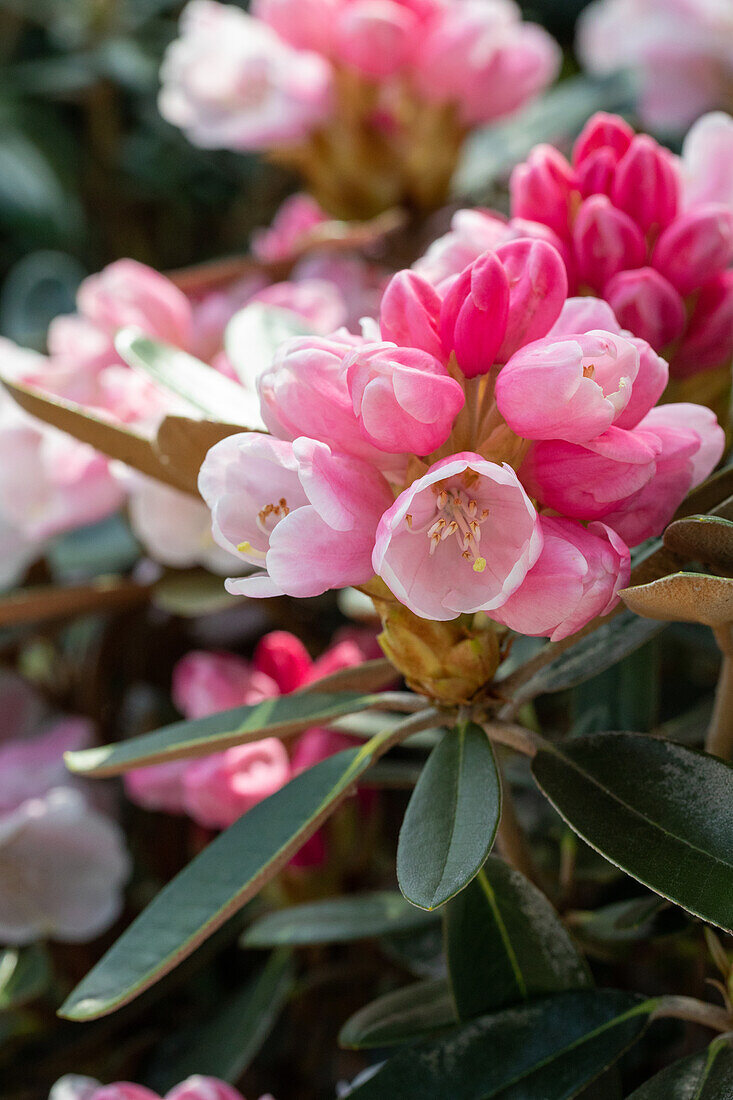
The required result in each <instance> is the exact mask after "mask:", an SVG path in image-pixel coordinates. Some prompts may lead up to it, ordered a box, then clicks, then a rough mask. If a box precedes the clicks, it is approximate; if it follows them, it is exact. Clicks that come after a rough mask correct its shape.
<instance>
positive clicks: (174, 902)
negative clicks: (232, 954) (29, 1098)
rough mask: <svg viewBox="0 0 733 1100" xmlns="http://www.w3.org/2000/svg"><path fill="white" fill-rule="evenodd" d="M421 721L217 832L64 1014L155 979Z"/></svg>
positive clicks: (314, 772)
mask: <svg viewBox="0 0 733 1100" xmlns="http://www.w3.org/2000/svg"><path fill="white" fill-rule="evenodd" d="M416 724H417V725H419V720H418V719H416V718H408V719H406V720H405V721H404V722H403V723H402V726H401V728H400V730H399V732H396V731H390V732H389V733H387V734H382V735H379V736H378V737H375V738H372V740H371V741H369V742H367V744H366V745H364V746H362V747H361V748H358V749H356V748H355V749H346V750H345V751H344V752H339V753H336V754H335V755H334V756H330V757H328V759H326V760H322V761H321V762H320V763H319V764H316V765H315V766H314V767H313V768H309V769H308V771H305V772H302V773H301V774H300V775H297V776H296V777H295V778H294V779H291V781H290V782H289V783H287V784H286V785H285V786H284V787H282V788H281V789H280V790H279V791H277V792H276V793H275V794H273V795H271V796H270V797H269V798H267V799H265V800H264V801H263V802H260V803H258V805H256V806H254V807H253V808H252V809H251V810H250V811H249V812H248V813H246V814H245V815H244V816H243V817H240V818H239V820H238V821H235V823H234V824H233V825H232V826H230V828H229V829H227V830H226V832H223V833H220V834H219V836H217V837H216V838H215V839H214V840H213V841H212V842H211V843H210V844H209V845H208V846H207V847H206V848H204V850H203V851H202V852H201V853H200V855H198V856H197V857H196V859H194V860H193V861H192V862H191V863H189V865H188V866H187V867H185V868H184V869H183V871H181V872H180V874H178V875H177V876H176V877H175V878H174V879H173V880H172V881H171V882H169V883H168V885H167V886H165V887H164V889H163V890H161V892H160V893H159V894H158V895H157V897H156V898H154V900H153V901H152V902H151V904H150V905H149V906H148V907H147V909H145V910H144V911H143V912H142V913H141V914H140V916H139V917H138V918H137V919H136V920H135V921H133V923H132V924H131V925H130V927H129V928H128V929H127V930H126V931H125V932H124V933H123V935H122V936H121V937H120V939H119V940H117V942H116V943H115V944H113V946H112V947H111V948H110V950H109V951H108V952H107V953H106V955H104V956H103V958H102V959H101V960H100V962H98V963H97V965H96V966H95V967H94V968H93V969H92V970H91V972H90V973H89V974H88V975H87V976H86V978H84V979H83V981H82V982H81V983H80V984H79V985H78V986H77V988H76V989H75V990H74V991H73V992H72V993H71V995H70V996H69V997H68V999H67V1000H66V1002H65V1003H64V1005H63V1006H62V1008H61V1009H60V1014H61V1015H62V1016H65V1017H66V1018H68V1019H71V1020H91V1019H95V1018H96V1017H98V1016H104V1015H106V1014H107V1013H109V1012H113V1011H114V1010H115V1009H117V1008H119V1007H120V1006H121V1005H123V1004H126V1003H127V1002H128V1001H131V1000H133V999H134V998H135V997H137V996H138V995H139V994H140V993H142V992H143V990H145V989H147V988H148V987H149V986H151V985H154V984H155V982H156V981H158V980H159V979H160V978H161V977H162V976H163V975H164V974H166V973H168V972H169V971H170V970H172V969H173V968H174V967H175V966H177V965H178V963H180V962H181V961H182V960H183V959H184V958H186V957H187V956H188V955H190V954H191V952H192V951H193V950H195V948H196V947H198V945H199V944H200V943H202V942H203V940H205V939H207V937H208V936H210V935H211V934H212V933H213V932H215V931H216V929H217V928H219V927H220V926H221V925H222V924H223V923H224V921H226V920H227V919H228V918H229V917H231V916H232V915H233V914H234V913H236V912H237V910H239V909H241V908H242V906H243V905H244V904H245V903H246V902H247V901H249V899H250V898H251V897H253V896H254V895H255V894H256V893H258V891H259V890H260V889H261V888H262V886H264V884H265V883H266V882H267V881H269V879H271V878H272V877H273V876H274V875H275V874H277V872H278V871H279V870H280V869H281V867H283V866H284V865H285V864H286V863H287V862H288V860H289V859H290V858H291V857H292V855H293V854H294V853H295V852H296V851H297V850H298V849H299V848H300V847H302V845H303V844H304V843H305V842H306V840H308V839H309V838H310V837H311V836H312V835H313V833H314V832H315V831H316V829H318V828H319V827H320V826H321V825H322V824H323V822H324V821H325V820H326V818H327V817H328V816H329V815H330V814H331V813H332V812H333V811H334V810H335V808H336V807H337V806H338V805H339V803H340V802H341V801H343V799H344V798H345V797H346V795H347V794H348V793H349V791H350V790H351V789H352V788H353V786H354V784H355V783H356V781H357V780H358V778H359V776H361V775H362V774H363V773H364V772H365V771H366V769H367V768H368V767H370V765H371V764H373V763H374V762H375V761H376V760H377V759H378V758H379V757H380V756H381V755H382V754H383V753H384V752H386V751H387V750H388V749H389V748H390V747H391V746H392V745H393V744H396V743H397V742H398V741H399V740H400V739H401V737H402V736H403V735H406V734H407V733H409V732H410V731H411V729H412V728H413V727H414V726H415V725H416Z"/></svg>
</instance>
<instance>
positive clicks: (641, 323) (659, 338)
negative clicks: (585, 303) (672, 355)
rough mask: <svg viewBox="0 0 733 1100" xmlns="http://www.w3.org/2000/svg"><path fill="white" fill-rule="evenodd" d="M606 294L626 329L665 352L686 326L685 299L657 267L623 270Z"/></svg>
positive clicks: (609, 285)
mask: <svg viewBox="0 0 733 1100" xmlns="http://www.w3.org/2000/svg"><path fill="white" fill-rule="evenodd" d="M604 295H605V297H606V300H607V301H608V302H609V303H610V305H611V308H612V309H613V312H614V313H615V314H616V317H617V318H618V322H619V324H620V325H621V326H622V328H626V329H628V330H629V331H630V332H633V334H634V336H639V337H641V339H642V340H646V341H647V343H649V344H651V346H652V347H653V348H655V350H657V351H661V350H662V348H665V347H666V346H667V345H668V344H669V343H671V342H672V340H676V339H677V338H678V337H679V336H680V335H681V334H682V331H683V329H684V327H685V306H684V302H683V301H682V298H681V297H680V295H679V294H678V293H677V291H676V290H675V289H674V287H673V286H672V285H671V283H669V282H668V281H667V280H666V279H665V278H664V276H663V275H660V274H659V272H658V271H655V270H654V268H653V267H640V268H637V270H635V271H622V272H620V273H619V274H618V275H616V276H615V278H613V279H611V281H610V282H609V283H608V285H607V286H606V288H605V291H604Z"/></svg>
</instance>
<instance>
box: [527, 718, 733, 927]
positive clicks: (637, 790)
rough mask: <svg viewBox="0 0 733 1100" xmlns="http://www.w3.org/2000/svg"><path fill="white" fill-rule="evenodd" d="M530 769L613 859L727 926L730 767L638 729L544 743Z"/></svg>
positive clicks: (732, 854)
mask: <svg viewBox="0 0 733 1100" xmlns="http://www.w3.org/2000/svg"><path fill="white" fill-rule="evenodd" d="M532 771H533V773H534V776H535V779H536V780H537V782H538V783H539V785H540V787H541V788H542V790H543V791H544V793H545V794H546V795H547V797H548V798H549V800H550V802H552V804H553V806H555V808H556V809H557V810H558V812H559V813H560V814H561V815H562V816H563V817H564V818H565V820H566V821H567V823H568V825H570V826H571V828H573V829H574V830H575V831H576V832H577V833H578V834H579V835H580V836H582V837H583V839H584V840H585V841H587V843H588V844H590V845H591V846H592V847H593V848H595V849H596V851H598V852H600V853H601V855H603V856H605V858H606V859H608V860H609V861H610V862H611V863H615V864H616V866H617V867H620V868H621V869H622V870H624V871H626V872H627V874H629V875H632V876H633V877H634V878H636V879H638V880H639V881H640V882H643V883H644V885H645V886H648V887H649V888H650V889H651V890H654V891H655V893H657V894H661V896H662V897H665V898H669V900H670V901H674V902H676V904H677V905H681V906H682V907H683V908H685V909H687V910H689V911H690V912H691V913H694V914H695V915H696V916H700V917H702V918H703V919H704V920H707V921H709V922H710V923H711V924H717V925H719V926H720V927H721V928H725V929H726V930H728V931H730V930H731V929H733V768H731V766H730V765H728V764H725V763H724V762H723V761H722V760H720V759H718V758H717V757H715V756H709V755H706V754H705V753H702V752H696V751H695V750H694V749H688V748H685V747H683V746H682V745H675V744H672V743H671V742H669V741H661V740H659V739H657V738H654V737H644V736H642V735H640V734H634V733H614V734H609V733H606V734H596V735H595V736H593V737H587V738H582V739H579V740H576V741H570V742H567V743H565V744H563V745H545V746H544V747H543V748H542V749H541V750H540V751H539V752H538V753H537V756H536V757H535V759H534V760H533V762H532Z"/></svg>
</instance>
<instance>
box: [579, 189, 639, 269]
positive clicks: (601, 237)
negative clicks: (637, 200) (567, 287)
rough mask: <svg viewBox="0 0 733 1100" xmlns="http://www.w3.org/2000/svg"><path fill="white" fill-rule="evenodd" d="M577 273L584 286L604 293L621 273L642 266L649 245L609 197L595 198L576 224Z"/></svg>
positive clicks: (595, 196) (587, 205)
mask: <svg viewBox="0 0 733 1100" xmlns="http://www.w3.org/2000/svg"><path fill="white" fill-rule="evenodd" d="M572 239H573V248H574V252H575V260H576V273H577V276H578V280H579V281H580V282H581V283H585V284H587V285H588V286H589V287H591V288H592V289H593V290H598V291H602V290H603V289H604V287H605V286H606V284H607V283H608V281H609V279H611V278H613V276H614V275H616V274H618V272H620V271H625V270H627V269H628V268H634V267H640V266H641V264H642V263H643V262H644V259H645V257H646V244H645V242H644V238H643V236H642V234H641V231H640V229H639V228H638V226H637V225H636V224H635V223H634V222H633V221H632V219H631V218H630V217H629V216H628V214H625V213H624V212H623V210H617V209H616V207H615V206H614V205H613V204H612V203H611V200H610V199H609V198H608V197H607V196H606V195H591V197H590V198H588V199H586V200H585V202H584V203H583V205H582V206H581V207H580V210H579V211H578V216H577V217H576V219H575V222H574V224H573V236H572Z"/></svg>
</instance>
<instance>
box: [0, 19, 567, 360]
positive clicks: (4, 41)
mask: <svg viewBox="0 0 733 1100" xmlns="http://www.w3.org/2000/svg"><path fill="white" fill-rule="evenodd" d="M240 6H243V7H246V6H247V5H246V4H242V5H240ZM522 6H523V8H524V10H525V14H526V15H527V17H528V18H532V19H535V20H537V21H538V22H542V23H544V24H545V25H546V26H547V27H548V29H549V30H550V31H551V32H552V33H553V34H555V35H556V36H557V37H558V38H559V39H560V41H561V42H562V44H563V45H564V46H565V47H566V48H569V47H570V46H571V44H572V37H573V28H574V23H575V19H576V17H577V15H578V12H579V11H580V9H581V8H582V7H583V6H584V0H529V2H528V3H525V4H523V5H522ZM182 7H183V4H182V3H181V2H180V0H0V66H1V71H2V78H1V79H0V333H2V334H3V335H5V336H8V337H10V338H11V339H13V340H16V341H18V342H19V343H22V344H25V345H28V346H33V347H36V348H39V349H40V350H42V349H43V341H44V338H45V332H46V328H47V326H48V323H49V321H50V320H51V319H52V318H53V317H54V316H55V315H56V314H58V313H61V312H66V311H69V310H70V309H72V308H73V297H74V292H75V290H76V287H77V285H78V283H79V282H80V280H81V279H82V278H83V277H84V275H86V274H88V273H89V272H92V271H97V270H99V269H100V268H102V267H103V266H104V265H105V264H107V263H110V262H111V261H112V260H115V259H118V258H120V257H122V256H132V257H134V258H135V259H138V260H141V261H142V262H144V263H148V264H151V265H152V266H154V267H157V268H158V269H159V270H165V269H169V268H175V267H180V266H183V265H186V264H190V263H195V262H200V261H202V260H206V259H208V258H210V257H213V256H217V255H222V254H226V253H230V252H234V251H239V250H241V249H243V248H244V247H245V246H246V242H247V239H248V236H249V233H250V231H251V230H252V229H253V228H254V227H255V226H258V225H263V224H266V223H267V222H268V221H269V220H270V219H271V217H272V215H273V214H274V212H275V210H276V209H277V207H278V205H279V203H280V202H281V200H282V199H283V198H284V197H285V195H286V194H287V193H288V192H289V191H290V190H291V189H292V188H293V185H294V181H293V180H292V179H290V178H289V177H288V176H287V174H286V173H284V172H283V171H282V170H280V169H279V168H275V167H274V166H272V165H270V164H268V163H267V162H266V161H264V160H263V159H262V158H260V157H258V156H254V155H238V154H234V153H228V152H219V151H217V152H212V151H209V150H204V149H197V148H195V147H194V146H192V145H190V144H189V143H188V142H187V141H186V139H185V138H184V136H183V135H182V134H181V133H180V132H179V131H177V130H176V129H175V128H174V127H172V126H170V125H169V124H168V123H166V122H164V121H163V119H161V117H160V116H159V114H158V111H157V107H156V97H157V91H158V68H159V65H160V59H161V57H162V54H163V51H164V49H165V47H166V45H167V44H168V42H169V41H170V40H171V39H172V38H173V37H174V36H175V32H176V26H177V21H178V16H179V14H180V10H181V8H182Z"/></svg>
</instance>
